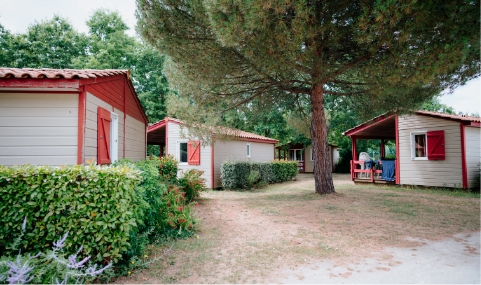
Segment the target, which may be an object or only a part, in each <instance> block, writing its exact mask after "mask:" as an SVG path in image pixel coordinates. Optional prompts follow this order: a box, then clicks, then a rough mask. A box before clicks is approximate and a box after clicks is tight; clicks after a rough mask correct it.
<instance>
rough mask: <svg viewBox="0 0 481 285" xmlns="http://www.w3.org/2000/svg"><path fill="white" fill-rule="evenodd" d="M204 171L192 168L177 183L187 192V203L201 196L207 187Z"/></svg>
mask: <svg viewBox="0 0 481 285" xmlns="http://www.w3.org/2000/svg"><path fill="white" fill-rule="evenodd" d="M203 174H204V171H201V170H196V169H190V170H187V172H185V173H184V176H182V177H181V178H180V179H179V180H178V182H177V184H178V185H179V186H181V187H182V191H183V192H185V199H186V202H187V203H190V202H192V201H193V200H194V199H196V198H198V197H199V196H200V193H201V192H202V191H204V190H205V189H206V186H205V179H204V178H202V175H203Z"/></svg>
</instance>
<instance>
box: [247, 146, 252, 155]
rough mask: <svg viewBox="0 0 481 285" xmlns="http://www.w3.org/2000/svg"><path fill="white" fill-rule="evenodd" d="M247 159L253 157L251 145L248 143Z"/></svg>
mask: <svg viewBox="0 0 481 285" xmlns="http://www.w3.org/2000/svg"><path fill="white" fill-rule="evenodd" d="M247 157H251V144H250V143H247Z"/></svg>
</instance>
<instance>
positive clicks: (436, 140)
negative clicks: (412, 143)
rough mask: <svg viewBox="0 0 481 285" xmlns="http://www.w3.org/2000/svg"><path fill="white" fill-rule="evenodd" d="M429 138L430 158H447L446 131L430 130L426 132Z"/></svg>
mask: <svg viewBox="0 0 481 285" xmlns="http://www.w3.org/2000/svg"><path fill="white" fill-rule="evenodd" d="M426 136H427V140H428V160H445V159H446V148H445V146H444V131H430V132H427V133H426Z"/></svg>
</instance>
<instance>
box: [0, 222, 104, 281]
mask: <svg viewBox="0 0 481 285" xmlns="http://www.w3.org/2000/svg"><path fill="white" fill-rule="evenodd" d="M26 220H27V219H26V218H25V220H24V222H23V225H22V230H21V232H20V234H19V236H18V237H17V238H16V239H15V242H14V244H13V246H17V245H19V244H21V240H22V237H23V236H24V234H25V230H26ZM67 237H68V232H67V233H65V234H64V236H63V237H61V238H60V239H59V240H57V241H54V242H53V246H52V249H51V250H49V251H47V252H46V253H42V252H39V253H37V254H36V255H34V256H32V255H30V254H21V251H20V250H19V253H18V254H17V255H15V256H9V255H5V256H2V257H0V283H8V284H27V283H33V284H53V283H56V284H84V283H86V282H90V281H93V280H94V278H98V277H99V276H100V275H101V274H103V273H104V272H105V271H106V270H109V269H110V268H111V266H112V263H109V264H108V265H107V266H104V267H98V265H97V264H92V263H91V262H90V257H89V256H88V257H85V258H83V259H82V260H79V258H78V256H79V254H80V253H81V252H82V249H83V247H82V246H80V248H79V249H78V250H77V252H76V253H74V254H72V255H70V256H68V257H66V254H65V252H64V248H65V246H66V243H67ZM15 250H18V249H17V248H15Z"/></svg>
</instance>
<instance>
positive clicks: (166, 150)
mask: <svg viewBox="0 0 481 285" xmlns="http://www.w3.org/2000/svg"><path fill="white" fill-rule="evenodd" d="M165 155H166V156H167V155H169V120H168V119H167V118H165Z"/></svg>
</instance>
